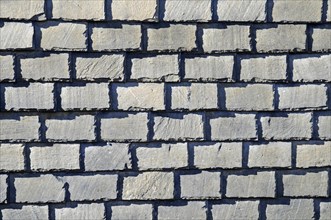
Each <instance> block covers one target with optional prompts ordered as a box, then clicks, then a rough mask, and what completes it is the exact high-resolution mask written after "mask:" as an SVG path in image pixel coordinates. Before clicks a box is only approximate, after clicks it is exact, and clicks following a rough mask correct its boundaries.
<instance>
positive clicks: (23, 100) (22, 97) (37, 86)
mask: <svg viewBox="0 0 331 220" xmlns="http://www.w3.org/2000/svg"><path fill="white" fill-rule="evenodd" d="M53 92H54V84H53V83H30V84H29V86H27V87H5V108H6V109H7V110H20V109H40V110H42V109H46V110H47V109H53V108H54V94H53Z"/></svg>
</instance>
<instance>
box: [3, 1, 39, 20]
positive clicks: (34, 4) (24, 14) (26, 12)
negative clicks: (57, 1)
mask: <svg viewBox="0 0 331 220" xmlns="http://www.w3.org/2000/svg"><path fill="white" fill-rule="evenodd" d="M44 2H45V1H44V0H27V1H13V0H1V4H0V18H7V19H26V20H28V19H29V20H44V19H45V12H44Z"/></svg>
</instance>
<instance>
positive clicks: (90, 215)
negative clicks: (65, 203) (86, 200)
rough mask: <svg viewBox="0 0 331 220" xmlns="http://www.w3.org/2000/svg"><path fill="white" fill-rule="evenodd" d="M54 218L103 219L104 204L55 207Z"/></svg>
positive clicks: (64, 219) (69, 219) (66, 219)
mask: <svg viewBox="0 0 331 220" xmlns="http://www.w3.org/2000/svg"><path fill="white" fill-rule="evenodd" d="M55 218H56V219H63V220H71V219H86V220H87V219H93V220H104V219H106V217H105V206H104V204H97V203H95V204H78V205H77V206H76V207H73V208H69V207H67V208H55Z"/></svg>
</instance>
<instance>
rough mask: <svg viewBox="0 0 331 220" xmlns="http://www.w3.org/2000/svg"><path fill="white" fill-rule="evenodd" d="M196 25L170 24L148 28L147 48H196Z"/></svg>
mask: <svg viewBox="0 0 331 220" xmlns="http://www.w3.org/2000/svg"><path fill="white" fill-rule="evenodd" d="M195 32H196V26H195V25H182V24H170V25H169V27H162V28H148V29H147V37H148V44H147V50H181V51H191V50H193V49H195V48H196V43H195V41H196V37H195Z"/></svg>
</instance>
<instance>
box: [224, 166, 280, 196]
mask: <svg viewBox="0 0 331 220" xmlns="http://www.w3.org/2000/svg"><path fill="white" fill-rule="evenodd" d="M226 196H227V197H240V198H257V197H261V198H262V197H268V198H274V197H275V196H276V178H275V172H273V171H271V172H266V171H265V172H257V174H255V175H229V176H228V178H227V188H226Z"/></svg>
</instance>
